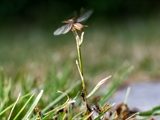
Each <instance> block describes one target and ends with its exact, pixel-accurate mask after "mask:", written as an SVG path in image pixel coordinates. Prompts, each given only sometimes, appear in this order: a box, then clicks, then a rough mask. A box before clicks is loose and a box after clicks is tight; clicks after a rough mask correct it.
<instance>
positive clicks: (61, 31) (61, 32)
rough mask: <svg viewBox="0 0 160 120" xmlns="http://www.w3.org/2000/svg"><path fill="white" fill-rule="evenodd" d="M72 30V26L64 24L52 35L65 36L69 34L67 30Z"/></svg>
mask: <svg viewBox="0 0 160 120" xmlns="http://www.w3.org/2000/svg"><path fill="white" fill-rule="evenodd" d="M71 28H72V24H66V25H64V26H62V27H60V28H58V29H57V30H56V31H55V32H54V33H53V34H54V35H61V34H66V33H67V32H69V30H70V29H71Z"/></svg>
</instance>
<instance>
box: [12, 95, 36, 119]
mask: <svg viewBox="0 0 160 120" xmlns="http://www.w3.org/2000/svg"><path fill="white" fill-rule="evenodd" d="M33 96H34V94H32V95H31V97H30V98H29V99H28V100H27V102H26V103H25V104H24V106H23V107H22V108H21V110H20V111H19V112H18V113H17V115H16V116H15V117H14V119H13V120H16V119H17V118H18V116H19V115H20V114H21V113H22V111H23V110H24V108H25V107H26V106H27V104H28V103H29V102H30V101H31V99H32V98H33Z"/></svg>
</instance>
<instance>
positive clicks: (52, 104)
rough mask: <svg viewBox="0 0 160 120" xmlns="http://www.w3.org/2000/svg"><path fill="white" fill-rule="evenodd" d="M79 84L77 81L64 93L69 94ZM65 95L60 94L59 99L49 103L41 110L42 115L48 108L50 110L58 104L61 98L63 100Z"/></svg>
mask: <svg viewBox="0 0 160 120" xmlns="http://www.w3.org/2000/svg"><path fill="white" fill-rule="evenodd" d="M79 84H80V81H77V82H76V83H75V84H73V85H72V86H71V87H70V88H69V89H68V90H67V91H66V92H65V93H66V94H68V93H70V92H71V91H72V90H73V89H74V88H75V87H77V86H78V85H79ZM64 97H65V95H64V94H61V95H60V96H59V97H57V99H55V100H54V101H53V102H51V103H50V104H49V105H48V106H47V107H45V108H44V109H43V110H42V113H45V112H46V111H47V110H48V109H49V108H51V107H52V106H54V105H55V104H56V103H57V102H59V101H60V100H61V99H62V98H64Z"/></svg>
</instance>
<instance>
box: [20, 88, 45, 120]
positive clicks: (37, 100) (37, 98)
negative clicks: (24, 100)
mask: <svg viewBox="0 0 160 120" xmlns="http://www.w3.org/2000/svg"><path fill="white" fill-rule="evenodd" d="M42 94H43V90H41V91H40V93H39V94H38V96H37V97H36V99H35V101H34V102H33V104H32V105H31V107H30V109H29V110H28V111H27V113H26V115H25V116H24V117H23V120H27V119H29V116H30V115H31V113H32V111H33V110H34V108H35V107H36V106H37V104H38V102H39V100H40V98H41V96H42Z"/></svg>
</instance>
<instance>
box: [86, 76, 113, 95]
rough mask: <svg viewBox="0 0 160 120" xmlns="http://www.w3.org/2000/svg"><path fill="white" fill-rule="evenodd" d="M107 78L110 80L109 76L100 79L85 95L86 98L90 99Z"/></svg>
mask: <svg viewBox="0 0 160 120" xmlns="http://www.w3.org/2000/svg"><path fill="white" fill-rule="evenodd" d="M109 78H111V75H110V76H108V77H106V78H104V79H102V80H101V81H100V82H99V83H98V84H97V85H96V86H95V87H94V89H93V90H92V91H91V92H90V93H89V94H88V95H87V98H89V97H91V96H92V95H93V94H94V93H95V92H96V91H97V90H98V88H99V87H100V86H101V85H102V84H103V83H105V82H106V81H107V80H108V79H109Z"/></svg>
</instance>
